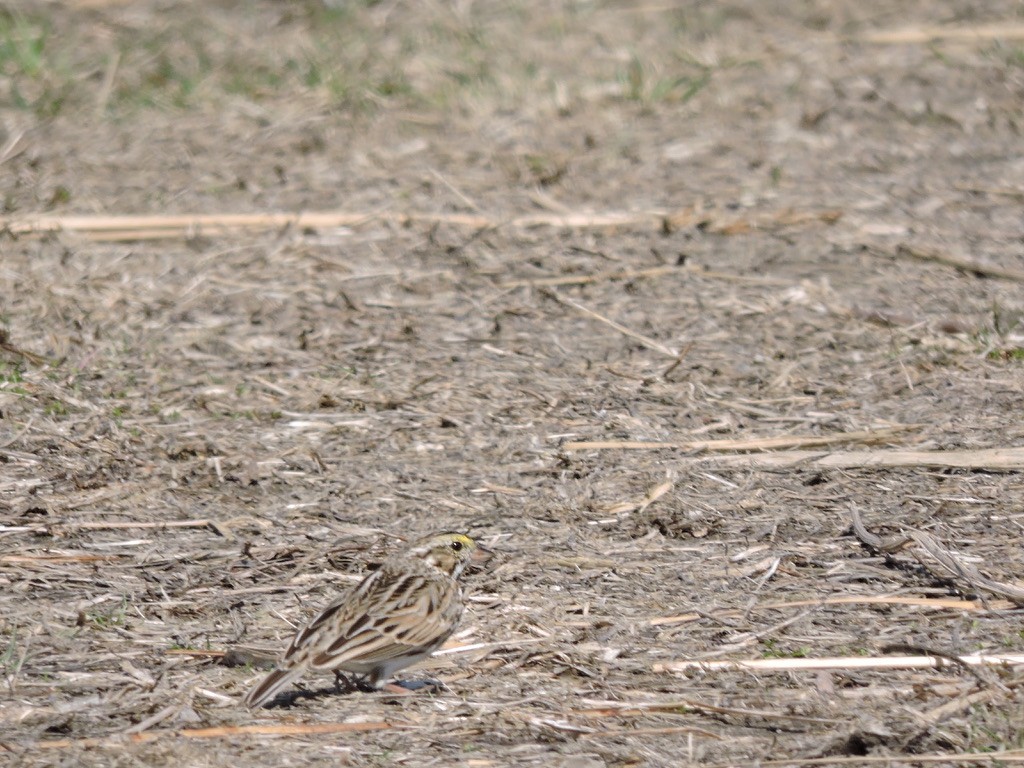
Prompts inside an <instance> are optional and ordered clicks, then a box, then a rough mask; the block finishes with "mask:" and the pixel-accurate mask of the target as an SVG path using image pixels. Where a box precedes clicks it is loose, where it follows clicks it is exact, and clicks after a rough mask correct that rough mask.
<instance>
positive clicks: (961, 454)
mask: <svg viewBox="0 0 1024 768" xmlns="http://www.w3.org/2000/svg"><path fill="white" fill-rule="evenodd" d="M572 445H577V444H575V443H573V444H572ZM599 445H600V446H601V447H608V448H611V447H614V445H613V444H611V443H601V444H599ZM638 445H641V446H642V447H644V448H655V447H673V446H671V445H667V446H663V445H661V444H658V443H648V444H638ZM677 461H679V462H681V463H684V464H697V463H710V464H715V465H717V466H731V467H743V468H745V469H782V468H786V467H804V468H807V469H812V468H813V469H864V468H867V467H889V468H893V467H934V468H938V469H947V468H957V469H980V470H989V471H1011V470H1020V469H1024V448H983V449H980V450H976V451H904V450H876V451H837V452H835V453H823V452H821V451H779V452H777V453H765V454H761V455H744V456H684V457H682V458H679V459H677Z"/></svg>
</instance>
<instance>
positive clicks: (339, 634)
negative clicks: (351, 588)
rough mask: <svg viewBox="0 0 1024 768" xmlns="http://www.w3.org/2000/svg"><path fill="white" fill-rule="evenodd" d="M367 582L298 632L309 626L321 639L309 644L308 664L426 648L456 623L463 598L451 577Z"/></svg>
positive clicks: (373, 657) (433, 645) (395, 655)
mask: <svg viewBox="0 0 1024 768" xmlns="http://www.w3.org/2000/svg"><path fill="white" fill-rule="evenodd" d="M378 573H379V572H378ZM373 575H376V573H375V574H373ZM367 582H369V583H367ZM367 582H364V583H363V584H362V585H360V587H359V589H358V590H356V593H355V594H354V595H352V596H351V598H350V599H349V600H348V601H347V602H344V603H342V602H340V601H339V602H336V603H334V604H332V605H330V606H328V607H327V608H326V609H325V610H324V612H323V613H322V614H320V616H318V617H317V618H316V619H314V621H313V623H312V624H311V625H310V627H309V628H308V630H304V631H303V632H302V633H300V636H299V637H297V638H296V642H299V641H300V640H302V639H303V638H302V635H305V634H306V633H307V631H308V632H310V636H312V635H311V633H312V632H315V631H318V630H319V633H320V637H322V638H323V641H324V642H317V643H316V644H315V646H316V647H315V648H311V649H310V650H311V651H313V655H312V657H311V658H310V666H311V667H314V668H317V667H319V668H326V669H333V668H336V667H338V666H340V665H342V664H344V663H345V662H349V661H356V662H359V663H366V664H373V663H375V662H378V661H386V660H388V659H394V658H398V657H401V656H406V655H413V654H417V653H429V652H430V651H432V650H433V649H434V648H436V647H437V646H438V645H440V644H441V643H443V642H444V641H445V640H446V639H447V638H448V636H449V635H450V634H451V633H452V631H453V630H454V629H455V625H456V623H457V622H458V619H459V615H460V613H461V610H460V608H459V606H460V604H461V603H460V601H459V600H458V589H459V588H458V585H456V584H455V583H454V582H448V581H444V580H437V579H431V578H426V577H424V576H421V575H409V576H405V577H404V578H399V579H397V580H394V579H389V578H384V577H381V578H377V579H373V578H372V576H371V578H369V579H367ZM328 633H329V635H330V636H331V637H332V638H333V642H328V637H327V636H326V635H327V634H328ZM306 642H308V639H307V640H306Z"/></svg>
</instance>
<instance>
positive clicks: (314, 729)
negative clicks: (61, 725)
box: [0, 722, 400, 751]
mask: <svg viewBox="0 0 1024 768" xmlns="http://www.w3.org/2000/svg"><path fill="white" fill-rule="evenodd" d="M397 727H400V726H397V725H393V724H391V723H385V722H367V723H308V724H303V723H294V724H285V725H234V726H230V725H229V726H218V727H213V728H186V729H184V730H170V731H145V732H143V733H132V734H127V735H125V736H122V737H114V738H107V739H59V740H53V741H33V742H31V743H30V744H15V743H13V742H8V743H3V742H0V749H7V750H8V751H19V750H23V749H68V748H71V747H78V748H82V747H93V748H95V747H107V748H111V749H118V748H120V747H123V746H124V745H125V744H129V743H131V744H140V743H142V742H147V741H156V740H157V739H160V738H164V737H167V738H178V739H226V738H232V737H235V736H313V735H320V734H332V733H352V732H354V731H381V730H385V729H388V728H397Z"/></svg>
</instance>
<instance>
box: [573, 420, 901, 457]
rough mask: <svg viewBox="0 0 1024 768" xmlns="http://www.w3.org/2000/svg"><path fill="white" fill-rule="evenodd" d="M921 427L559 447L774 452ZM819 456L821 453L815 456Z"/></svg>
mask: <svg viewBox="0 0 1024 768" xmlns="http://www.w3.org/2000/svg"><path fill="white" fill-rule="evenodd" d="M920 426H921V425H920V424H896V425H893V426H890V427H885V428H884V429H865V430H859V431H856V432H842V433H840V434H837V435H784V436H781V437H757V438H750V439H744V440H681V441H673V442H650V441H641V440H582V441H576V442H570V443H564V444H563V445H562V450H563V451H600V450H629V451H648V450H658V449H662V448H672V449H675V450H682V451H709V452H715V451H773V450H776V449H779V448H792V447H794V446H798V445H835V444H836V443H857V442H867V443H870V442H878V441H881V440H887V439H888V438H891V437H892V436H894V435H896V434H898V433H900V432H905V431H907V430H913V429H919V428H920ZM814 455H821V454H814Z"/></svg>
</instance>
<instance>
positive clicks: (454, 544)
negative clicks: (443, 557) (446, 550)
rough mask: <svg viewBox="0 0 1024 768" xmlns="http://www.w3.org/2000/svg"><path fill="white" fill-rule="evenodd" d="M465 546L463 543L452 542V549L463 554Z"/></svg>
mask: <svg viewBox="0 0 1024 768" xmlns="http://www.w3.org/2000/svg"><path fill="white" fill-rule="evenodd" d="M463 546H464V545H463V543H462V542H461V541H453V542H452V549H454V550H455V551H456V552H461V551H462V547H463Z"/></svg>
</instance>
